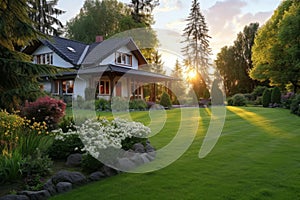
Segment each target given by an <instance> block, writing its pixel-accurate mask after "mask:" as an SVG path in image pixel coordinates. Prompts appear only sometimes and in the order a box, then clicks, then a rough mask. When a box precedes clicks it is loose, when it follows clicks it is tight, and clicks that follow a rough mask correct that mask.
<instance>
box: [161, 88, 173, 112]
mask: <svg viewBox="0 0 300 200" xmlns="http://www.w3.org/2000/svg"><path fill="white" fill-rule="evenodd" d="M159 104H160V105H162V106H164V107H166V108H171V107H172V102H171V99H170V96H169V95H168V94H167V93H166V92H164V93H162V95H161V98H160V102H159Z"/></svg>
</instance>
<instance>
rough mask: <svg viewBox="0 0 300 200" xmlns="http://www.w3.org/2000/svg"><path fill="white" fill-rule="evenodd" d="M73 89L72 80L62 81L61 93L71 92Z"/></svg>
mask: <svg viewBox="0 0 300 200" xmlns="http://www.w3.org/2000/svg"><path fill="white" fill-rule="evenodd" d="M73 90H74V81H73V80H65V81H63V82H62V93H63V94H73Z"/></svg>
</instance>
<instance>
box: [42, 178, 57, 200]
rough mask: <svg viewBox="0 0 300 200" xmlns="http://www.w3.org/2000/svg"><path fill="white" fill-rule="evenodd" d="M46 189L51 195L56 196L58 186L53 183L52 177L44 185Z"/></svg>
mask: <svg viewBox="0 0 300 200" xmlns="http://www.w3.org/2000/svg"><path fill="white" fill-rule="evenodd" d="M43 189H44V190H48V192H49V193H50V195H51V196H54V195H55V194H57V191H56V187H55V185H54V184H53V183H52V179H49V180H48V181H47V182H46V183H45V184H44V186H43Z"/></svg>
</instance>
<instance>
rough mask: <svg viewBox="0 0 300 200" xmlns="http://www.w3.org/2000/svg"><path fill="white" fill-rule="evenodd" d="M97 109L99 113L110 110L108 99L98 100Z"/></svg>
mask: <svg viewBox="0 0 300 200" xmlns="http://www.w3.org/2000/svg"><path fill="white" fill-rule="evenodd" d="M95 109H96V110H99V111H106V110H110V103H109V101H107V100H106V99H102V98H101V99H97V100H96V101H95Z"/></svg>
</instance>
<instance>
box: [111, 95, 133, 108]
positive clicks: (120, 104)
mask: <svg viewBox="0 0 300 200" xmlns="http://www.w3.org/2000/svg"><path fill="white" fill-rule="evenodd" d="M128 104H129V103H128V101H127V100H126V99H125V98H123V97H113V98H112V100H111V109H112V110H113V111H126V110H128V109H129V105H128Z"/></svg>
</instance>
